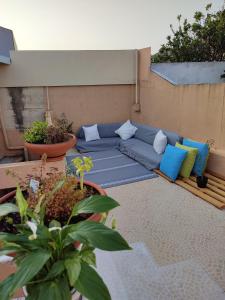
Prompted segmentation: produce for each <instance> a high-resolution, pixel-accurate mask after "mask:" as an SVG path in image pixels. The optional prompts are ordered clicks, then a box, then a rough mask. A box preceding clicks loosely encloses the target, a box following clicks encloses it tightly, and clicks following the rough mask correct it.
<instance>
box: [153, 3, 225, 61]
mask: <svg viewBox="0 0 225 300" xmlns="http://www.w3.org/2000/svg"><path fill="white" fill-rule="evenodd" d="M211 6H212V5H211V4H208V5H207V6H206V12H205V13H202V12H200V11H196V12H195V14H194V22H193V23H190V22H188V21H187V19H184V20H183V21H182V22H181V15H179V16H178V17H177V20H178V29H177V30H175V29H174V27H173V26H172V25H170V28H171V31H172V35H171V36H170V35H169V36H168V37H167V42H166V43H165V44H163V45H162V46H161V48H160V50H159V52H158V53H156V54H155V55H153V56H152V62H155V63H158V62H188V61H193V62H200V61H224V60H225V10H220V11H218V12H214V13H213V12H211Z"/></svg>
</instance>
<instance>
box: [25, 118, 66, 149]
mask: <svg viewBox="0 0 225 300" xmlns="http://www.w3.org/2000/svg"><path fill="white" fill-rule="evenodd" d="M68 126H69V125H68ZM64 130H66V131H64ZM24 139H25V141H26V142H28V143H33V144H57V143H62V142H65V141H67V140H68V139H69V135H68V128H66V126H63V125H62V124H61V125H60V124H59V125H57V124H55V125H48V123H47V122H42V121H35V122H33V123H32V126H31V127H30V128H28V129H26V130H25V132H24Z"/></svg>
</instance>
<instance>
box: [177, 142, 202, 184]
mask: <svg viewBox="0 0 225 300" xmlns="http://www.w3.org/2000/svg"><path fill="white" fill-rule="evenodd" d="M176 147H177V148H180V149H183V150H186V151H188V154H187V156H186V158H185V160H184V161H183V164H182V166H181V169H180V175H181V176H182V177H185V178H188V177H189V176H190V174H191V171H192V169H193V167H194V164H195V159H196V156H197V154H198V149H197V148H192V147H188V146H184V145H181V144H179V143H176Z"/></svg>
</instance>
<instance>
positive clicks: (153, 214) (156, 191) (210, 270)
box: [107, 178, 225, 299]
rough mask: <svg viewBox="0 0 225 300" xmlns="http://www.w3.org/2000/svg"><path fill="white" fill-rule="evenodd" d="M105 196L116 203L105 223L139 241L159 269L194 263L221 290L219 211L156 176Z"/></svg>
mask: <svg viewBox="0 0 225 300" xmlns="http://www.w3.org/2000/svg"><path fill="white" fill-rule="evenodd" d="M107 192H108V194H109V195H110V196H111V197H113V198H115V199H116V200H118V201H119V202H120V205H121V206H120V207H118V208H116V209H115V210H114V212H113V216H111V217H110V218H109V222H110V221H111V220H112V217H115V218H116V219H117V225H118V229H119V231H120V232H121V233H122V234H123V236H125V238H126V239H127V240H128V241H129V242H144V243H145V244H146V245H147V247H148V249H149V251H150V253H151V254H152V256H153V258H154V260H155V262H156V264H157V265H158V266H161V267H164V266H168V265H172V264H177V263H179V262H184V261H187V260H192V259H194V261H196V263H198V265H199V267H200V268H201V269H202V270H204V271H205V272H206V273H207V274H208V276H209V277H210V278H211V279H212V280H214V281H215V282H216V283H217V284H218V285H219V286H220V287H221V288H222V289H223V290H225V211H220V210H218V209H216V208H215V207H213V206H211V205H209V204H208V203H206V202H204V201H203V200H201V199H199V198H197V197H195V196H194V195H192V194H191V193H189V192H188V191H186V190H184V189H182V188H180V187H178V186H177V185H175V184H172V183H169V182H167V181H166V180H164V179H162V178H156V179H151V180H146V181H142V182H137V183H133V184H130V185H124V186H121V187H115V188H111V189H107ZM170 272H171V271H170ZM170 276H171V278H174V280H176V278H177V277H176V275H175V273H174V277H173V276H172V274H170ZM190 278H191V277H190ZM190 278H189V279H188V280H191V279H190ZM189 284H192V285H193V286H194V285H196V282H195V278H194V277H193V280H192V283H189ZM201 284H202V282H201ZM159 299H161V298H159ZM178 299H181V298H179V297H178ZM205 299H207V298H205ZM209 299H211V298H209Z"/></svg>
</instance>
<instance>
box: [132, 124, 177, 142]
mask: <svg viewBox="0 0 225 300" xmlns="http://www.w3.org/2000/svg"><path fill="white" fill-rule="evenodd" d="M133 125H134V126H136V127H137V131H136V132H135V135H134V137H135V138H137V139H139V140H142V141H144V142H146V143H148V144H150V145H153V143H154V139H155V136H156V134H157V132H158V131H159V130H160V128H156V127H152V126H148V125H142V124H138V123H133ZM162 132H163V133H164V134H165V135H166V136H167V142H168V144H170V145H173V146H174V145H175V144H176V142H181V140H182V138H181V137H180V136H179V135H178V134H176V133H175V132H171V131H168V130H164V129H163V130H162Z"/></svg>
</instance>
